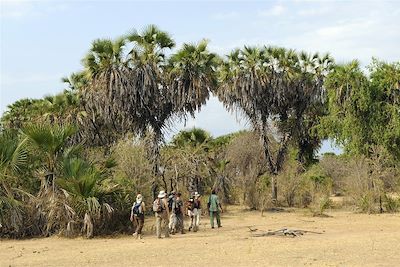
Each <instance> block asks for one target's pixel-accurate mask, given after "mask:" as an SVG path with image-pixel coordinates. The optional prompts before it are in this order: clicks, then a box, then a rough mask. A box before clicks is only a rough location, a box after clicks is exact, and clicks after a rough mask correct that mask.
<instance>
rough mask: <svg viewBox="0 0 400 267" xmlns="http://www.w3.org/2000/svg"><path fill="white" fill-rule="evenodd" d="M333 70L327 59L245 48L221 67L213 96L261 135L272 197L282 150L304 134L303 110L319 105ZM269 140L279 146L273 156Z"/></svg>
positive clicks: (294, 53) (282, 157)
mask: <svg viewBox="0 0 400 267" xmlns="http://www.w3.org/2000/svg"><path fill="white" fill-rule="evenodd" d="M331 65H332V60H331V58H330V57H329V56H328V55H326V56H323V57H320V56H319V55H318V54H315V55H312V56H311V55H308V54H306V53H297V52H295V51H294V50H287V49H284V48H275V47H264V48H258V47H244V49H242V50H235V51H233V52H232V53H231V54H230V55H229V56H228V58H227V60H226V61H225V62H224V64H223V66H222V68H221V80H222V84H221V86H220V87H219V89H218V96H219V98H220V99H221V101H222V102H223V103H224V104H225V106H227V107H228V108H229V109H236V110H239V111H241V112H242V113H243V114H244V115H245V116H246V117H247V118H248V119H249V121H250V122H251V124H252V125H253V127H254V129H255V130H257V131H258V132H259V133H260V136H261V141H262V144H263V147H264V154H265V157H266V160H267V162H268V168H269V172H270V173H271V174H273V181H272V198H273V199H274V200H276V199H277V183H276V175H277V174H278V172H279V171H280V170H281V168H282V164H283V162H284V159H285V155H286V151H287V147H288V145H289V143H290V142H291V141H293V140H296V139H297V140H300V139H302V138H303V137H305V136H304V134H301V132H306V131H308V129H307V128H306V126H308V125H307V124H305V123H304V120H305V117H304V116H305V115H306V114H307V111H308V110H309V109H310V107H312V106H313V105H314V104H315V103H320V102H321V101H323V97H324V94H323V92H324V87H323V81H324V78H325V76H326V75H327V74H328V72H329V70H330V67H331ZM270 136H274V138H275V139H276V140H277V141H278V143H279V148H278V150H277V151H276V152H275V153H274V151H272V149H271V142H272V141H271V140H270V139H269V138H270Z"/></svg>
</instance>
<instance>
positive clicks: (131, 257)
mask: <svg viewBox="0 0 400 267" xmlns="http://www.w3.org/2000/svg"><path fill="white" fill-rule="evenodd" d="M327 213H328V214H329V215H330V217H327V218H319V217H309V216H307V215H305V212H304V211H303V210H294V211H293V212H290V213H289V212H280V213H268V212H267V213H264V214H265V216H264V217H261V216H260V213H258V212H247V211H242V210H241V209H240V208H238V207H230V212H229V213H225V214H224V215H223V217H222V223H223V228H220V229H214V230H212V229H209V222H208V218H203V224H202V225H201V230H200V231H199V232H197V233H188V234H185V235H179V234H178V235H175V236H172V237H171V238H169V239H162V240H158V239H156V238H155V237H154V236H153V235H145V236H144V239H143V240H141V241H139V240H134V239H133V238H132V237H131V236H118V237H113V238H95V239H90V240H87V239H82V238H76V239H65V238H59V237H52V238H40V239H30V240H19V241H14V240H2V241H1V243H0V266H134V265H135V266H136V265H142V266H172V265H175V266H189V265H192V266H250V265H253V266H301V265H313V266H399V265H400V253H399V251H400V242H399V240H400V215H399V214H376V215H366V214H355V213H351V212H347V211H331V212H327ZM150 222H152V218H151V219H150V218H147V223H148V226H149V224H150ZM248 226H251V227H252V228H257V229H259V230H265V231H266V230H277V229H281V228H283V227H287V228H291V229H302V230H311V231H317V232H323V234H312V233H306V234H305V235H303V236H300V237H296V238H290V237H277V236H271V237H252V236H251V233H250V231H249V228H248Z"/></svg>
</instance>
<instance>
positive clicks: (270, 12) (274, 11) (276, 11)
mask: <svg viewBox="0 0 400 267" xmlns="http://www.w3.org/2000/svg"><path fill="white" fill-rule="evenodd" d="M285 11H286V8H285V7H284V6H283V5H281V4H277V5H275V6H273V7H272V8H270V9H267V10H263V11H260V12H258V15H259V16H262V17H269V16H280V15H282V14H283V13H284V12H285Z"/></svg>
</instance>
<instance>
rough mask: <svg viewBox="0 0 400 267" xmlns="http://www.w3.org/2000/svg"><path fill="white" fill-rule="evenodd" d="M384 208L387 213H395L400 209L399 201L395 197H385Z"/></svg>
mask: <svg viewBox="0 0 400 267" xmlns="http://www.w3.org/2000/svg"><path fill="white" fill-rule="evenodd" d="M384 207H385V210H386V211H387V212H397V211H399V209H400V201H399V200H398V199H396V198H395V197H392V196H389V195H385V203H384Z"/></svg>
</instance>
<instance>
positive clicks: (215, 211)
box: [208, 189, 223, 228]
mask: <svg viewBox="0 0 400 267" xmlns="http://www.w3.org/2000/svg"><path fill="white" fill-rule="evenodd" d="M208 210H209V212H210V222H211V228H214V218H216V219H217V225H218V228H219V227H222V226H221V218H220V215H219V213H220V212H223V210H222V207H221V203H220V202H219V199H218V196H217V194H216V192H215V189H214V190H213V191H212V192H211V196H210V198H209V199H208Z"/></svg>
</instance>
